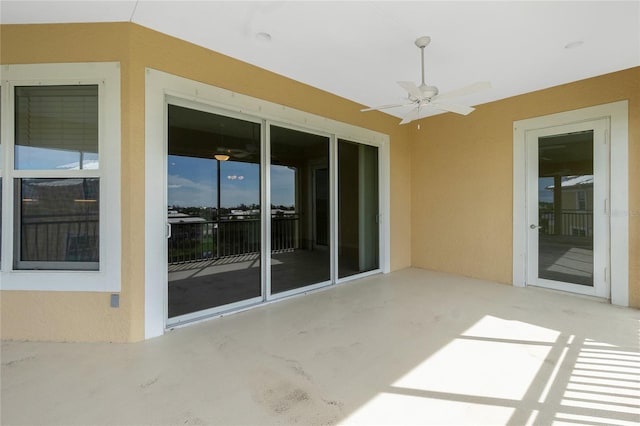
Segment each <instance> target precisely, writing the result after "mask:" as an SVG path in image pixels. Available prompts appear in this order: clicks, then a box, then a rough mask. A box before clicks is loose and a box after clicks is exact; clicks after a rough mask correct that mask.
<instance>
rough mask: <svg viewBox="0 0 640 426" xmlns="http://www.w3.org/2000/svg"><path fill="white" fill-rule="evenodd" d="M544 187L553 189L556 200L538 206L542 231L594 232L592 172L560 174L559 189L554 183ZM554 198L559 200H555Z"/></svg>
mask: <svg viewBox="0 0 640 426" xmlns="http://www.w3.org/2000/svg"><path fill="white" fill-rule="evenodd" d="M545 189H546V190H548V191H551V192H553V193H554V200H556V202H554V203H549V204H547V205H545V206H541V209H540V225H541V226H542V230H543V232H545V233H547V234H550V235H567V236H575V237H590V236H593V175H581V176H563V177H562V179H561V185H560V188H559V189H560V190H559V191H556V186H555V185H549V186H547V187H546V188H545ZM557 200H560V202H559V203H557ZM556 206H557V207H559V209H556ZM556 223H558V224H559V226H556Z"/></svg>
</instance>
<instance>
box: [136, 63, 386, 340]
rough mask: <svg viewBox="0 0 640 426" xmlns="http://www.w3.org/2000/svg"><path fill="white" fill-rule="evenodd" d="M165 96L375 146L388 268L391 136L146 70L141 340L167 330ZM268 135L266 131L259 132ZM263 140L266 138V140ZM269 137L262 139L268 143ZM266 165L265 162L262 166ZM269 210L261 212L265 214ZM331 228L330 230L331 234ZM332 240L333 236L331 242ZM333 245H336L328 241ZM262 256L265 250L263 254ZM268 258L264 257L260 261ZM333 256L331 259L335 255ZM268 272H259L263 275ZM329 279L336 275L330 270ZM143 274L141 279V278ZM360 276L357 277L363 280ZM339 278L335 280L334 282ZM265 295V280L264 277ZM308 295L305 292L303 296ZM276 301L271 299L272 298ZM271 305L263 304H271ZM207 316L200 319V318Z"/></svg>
mask: <svg viewBox="0 0 640 426" xmlns="http://www.w3.org/2000/svg"><path fill="white" fill-rule="evenodd" d="M167 97H172V98H179V99H184V100H185V101H192V102H195V103H197V104H202V105H207V106H210V107H213V108H220V109H221V110H225V111H227V112H231V113H238V114H241V115H243V116H251V117H254V118H256V119H259V120H265V121H266V122H267V123H271V124H276V125H281V124H286V125H287V127H290V128H295V127H300V128H303V129H305V131H310V132H321V133H326V134H329V135H331V144H332V146H334V148H335V143H336V142H335V141H336V140H337V139H338V138H341V139H347V140H351V141H353V142H357V143H362V144H365V145H373V146H377V147H378V149H379V154H380V156H379V159H378V167H379V169H380V175H379V179H380V180H379V197H380V199H379V211H380V214H381V224H380V247H379V255H380V268H379V270H378V271H377V272H383V273H388V272H390V269H391V253H390V251H391V248H390V247H391V244H390V240H391V232H390V215H389V212H390V205H391V203H390V199H391V190H390V169H391V167H390V164H391V162H390V137H389V135H386V134H383V133H380V132H376V131H374V130H369V129H365V128H362V127H358V126H355V125H351V124H347V123H344V122H340V121H336V120H332V119H329V118H326V117H322V116H319V115H315V114H311V113H308V112H304V111H301V110H296V109H294V108H290V107H287V106H284V105H280V104H276V103H273V102H269V101H265V100H262V99H258V98H254V97H251V96H247V95H243V94H240V93H236V92H232V91H230V90H227V89H222V88H220V87H216V86H213V85H210V84H206V83H202V82H197V81H195V80H190V79H188V78H184V77H180V76H177V75H173V74H169V73H166V72H163V71H159V70H155V69H152V68H146V69H145V112H144V114H145V132H144V133H145V137H144V139H145V145H144V187H145V190H144V198H145V211H144V229H145V249H144V271H143V274H140V275H141V276H140V278H141V279H143V280H144V294H143V295H142V297H144V336H145V339H149V338H153V337H156V336H160V335H162V334H164V332H165V330H166V329H167V323H166V320H167V316H166V310H167V307H166V303H167V299H166V291H165V288H166V285H167V268H166V262H167V257H166V236H167V234H166V233H167V228H166V222H167V219H166V216H167V215H166V191H158V183H159V182H161V183H163V186H164V188H166V181H165V179H166V171H165V167H166V142H167V135H166V119H167V107H166V99H167ZM263 132H266V128H263ZM265 138H266V139H265ZM268 138H269V135H268V134H267V135H263V139H265V140H267V142H268ZM329 155H330V158H331V160H330V161H332V162H334V164H335V161H336V158H337V157H336V152H335V149H334V150H333V151H330V153H329ZM267 158H269V145H268V143H267V145H266V146H265V147H264V149H263V164H265V163H264V162H265V161H266V159H267ZM266 164H268V163H266ZM332 170H333V171H331V172H330V173H331V176H332V177H331V179H332V182H336V177H337V174H336V172H335V167H334V168H333V169H332ZM262 182H263V187H262V194H266V193H267V191H266V190H265V187H266V186H267V185H268V184H269V175H268V173H266V168H265V167H263V174H262ZM334 186H335V185H332V186H331V189H330V190H331V194H330V196H331V197H332V198H334V197H335V189H334ZM269 201H270V200H269V197H268V194H267V195H263V198H262V204H263V205H270V204H269ZM267 210H268V209H263V216H264V215H266V214H267ZM331 215H332V218H333V219H334V220H335V218H337V213H336V209H335V207H334V208H332V209H331ZM269 232H270V222H269V221H266V225H265V226H263V239H265V238H268V235H269ZM334 234H335V229H333V230H332V235H334ZM334 239H335V238H334ZM332 244H336V243H335V242H332ZM263 252H264V250H263ZM265 256H267V255H266V254H263V258H262V259H263V261H264V260H265ZM334 257H335V255H334ZM266 270H267V269H266V268H263V269H262V271H263V274H264V273H265V271H266ZM331 273H332V277H335V276H336V273H335V271H333V270H332V271H331ZM142 275H143V276H142ZM366 275H368V273H364V274H362V275H359V276H358V278H359V277H363V276H366ZM342 281H343V280H339V279H335V283H336V284H338V283H341V282H342ZM265 282H266V283H267V291H270V288H269V287H268V284H269V281H268V279H266V281H265ZM306 292H307V291H305V293H306ZM273 300H275V299H273ZM269 302H270V301H269V300H267V302H264V303H269ZM204 319H206V318H203V320H204Z"/></svg>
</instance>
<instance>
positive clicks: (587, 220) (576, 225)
mask: <svg viewBox="0 0 640 426" xmlns="http://www.w3.org/2000/svg"><path fill="white" fill-rule="evenodd" d="M538 223H539V225H540V233H541V234H543V235H564V236H572V237H591V236H593V212H592V211H577V210H562V223H561V226H560V227H557V226H556V224H555V212H554V211H553V210H540V212H539V222H538Z"/></svg>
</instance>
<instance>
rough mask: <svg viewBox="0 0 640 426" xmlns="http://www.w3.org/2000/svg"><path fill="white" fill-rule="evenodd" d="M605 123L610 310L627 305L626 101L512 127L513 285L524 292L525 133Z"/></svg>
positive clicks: (516, 122) (627, 173)
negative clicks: (583, 123)
mask: <svg viewBox="0 0 640 426" xmlns="http://www.w3.org/2000/svg"><path fill="white" fill-rule="evenodd" d="M599 119H605V120H607V121H608V124H609V134H608V135H607V137H608V138H607V141H606V143H607V144H609V164H608V168H609V185H610V187H609V188H610V189H609V206H608V209H607V213H608V215H609V231H610V245H609V254H608V257H609V258H610V270H609V271H608V272H607V275H608V278H609V283H610V300H611V303H612V304H615V305H620V306H628V305H629V220H628V218H629V208H628V206H629V201H628V200H629V164H628V163H629V161H628V144H629V142H628V128H629V126H628V101H626V100H625V101H618V102H613V103H609V104H603V105H597V106H592V107H587V108H582V109H578V110H573V111H567V112H561V113H557V114H550V115H545V116H541V117H535V118H530V119H526V120H519V121H514V123H513V132H514V137H513V277H512V278H513V285H514V286H517V287H525V286H527V256H528V247H527V242H528V240H527V236H528V230H529V227H528V226H529V224H528V216H527V191H526V189H527V187H526V185H527V166H528V164H527V150H526V139H527V138H526V136H527V133H528V132H532V131H536V130H538V129H543V128H549V127H556V126H563V125H567V124H574V123H580V122H584V121H595V120H599Z"/></svg>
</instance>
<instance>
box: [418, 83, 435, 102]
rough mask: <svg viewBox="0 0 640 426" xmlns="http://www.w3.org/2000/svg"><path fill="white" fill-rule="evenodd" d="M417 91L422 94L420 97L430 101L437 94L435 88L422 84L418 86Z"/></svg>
mask: <svg viewBox="0 0 640 426" xmlns="http://www.w3.org/2000/svg"><path fill="white" fill-rule="evenodd" d="M419 89H420V91H421V92H422V95H423V96H424V97H425V98H427V99H431V98H433V97H434V96H436V95H437V94H438V93H439V91H438V88H437V87H436V86H428V85H426V84H423V85H420V87H419Z"/></svg>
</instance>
